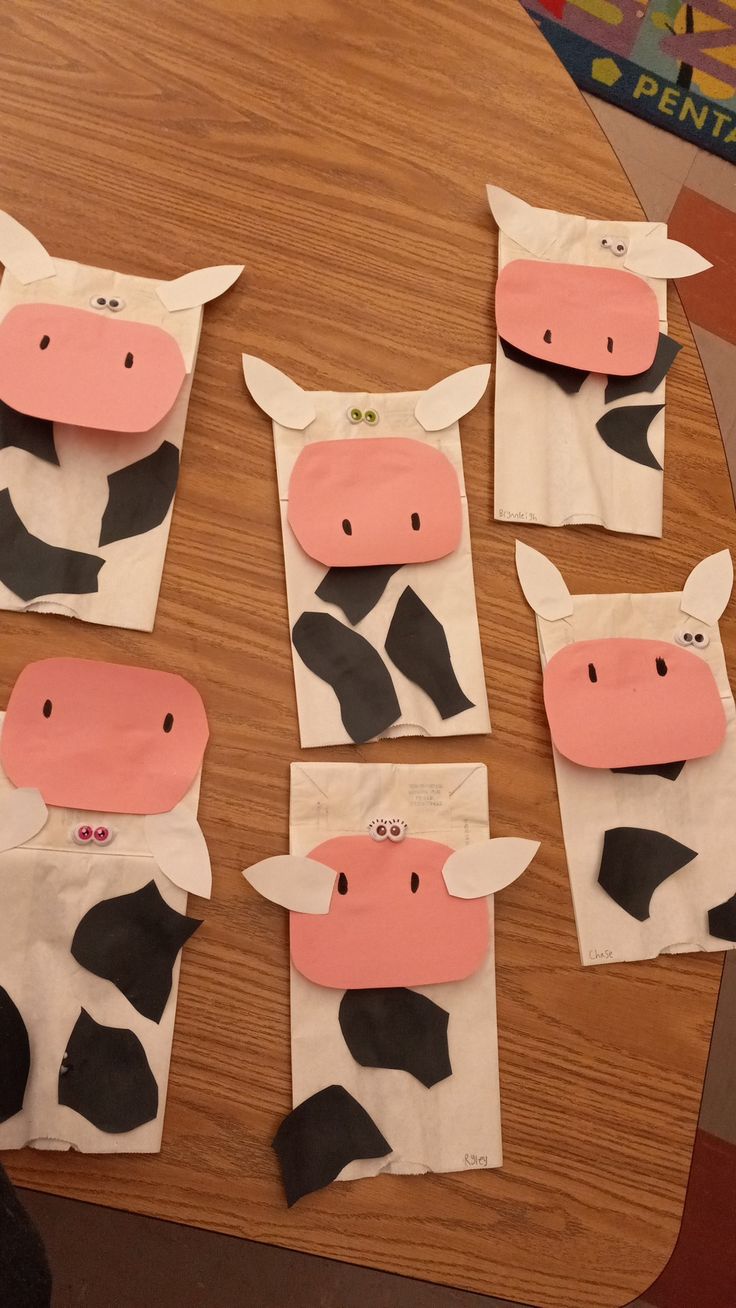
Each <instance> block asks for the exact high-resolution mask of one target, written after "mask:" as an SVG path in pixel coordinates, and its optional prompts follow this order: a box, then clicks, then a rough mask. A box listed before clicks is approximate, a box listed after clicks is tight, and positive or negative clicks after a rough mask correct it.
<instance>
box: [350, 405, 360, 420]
mask: <svg viewBox="0 0 736 1308" xmlns="http://www.w3.org/2000/svg"><path fill="white" fill-rule="evenodd" d="M348 420H349V421H350V422H362V421H363V410H362V409H356V408H352V409H348Z"/></svg>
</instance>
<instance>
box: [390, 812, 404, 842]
mask: <svg viewBox="0 0 736 1308" xmlns="http://www.w3.org/2000/svg"><path fill="white" fill-rule="evenodd" d="M405 836H406V823H405V822H404V821H403V819H402V818H389V823H388V838H389V840H392V841H393V843H394V844H395V845H398V843H399V841H400V840H403V839H404V838H405Z"/></svg>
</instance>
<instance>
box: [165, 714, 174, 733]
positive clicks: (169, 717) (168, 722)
mask: <svg viewBox="0 0 736 1308" xmlns="http://www.w3.org/2000/svg"><path fill="white" fill-rule="evenodd" d="M173 725H174V715H173V713H167V714H166V717H165V718H164V731H165V732H166V734H167V736H168V734H169V732H170V731H171V728H172V727H173Z"/></svg>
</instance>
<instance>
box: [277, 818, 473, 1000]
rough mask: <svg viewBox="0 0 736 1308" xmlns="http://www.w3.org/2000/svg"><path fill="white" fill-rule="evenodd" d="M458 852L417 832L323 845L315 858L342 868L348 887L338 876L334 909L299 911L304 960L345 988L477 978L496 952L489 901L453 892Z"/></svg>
mask: <svg viewBox="0 0 736 1308" xmlns="http://www.w3.org/2000/svg"><path fill="white" fill-rule="evenodd" d="M452 852H453V851H452V849H450V848H449V847H448V846H447V845H440V844H437V843H436V841H434V840H422V839H419V838H418V837H413V836H409V837H407V839H406V840H404V841H402V842H400V843H397V844H393V843H392V842H391V841H385V842H380V843H379V842H377V841H375V840H372V839H371V837H370V836H338V837H336V838H335V839H333V840H327V841H325V842H324V844H321V845H318V846H317V848H316V849H313V850H312V851H311V853H310V855H309V857H310V858H313V859H315V860H316V861H318V862H320V863H323V864H325V865H326V866H327V867H331V868H334V869H335V871H336V872H337V873H338V874H342V875H343V876H344V878H345V879H346V880H347V892H346V893H344V894H341V893H340V886H341V882H342V878H341V876H340V875H338V877H337V878H336V881H335V887H334V889H333V892H332V899H331V901H330V908H329V911H328V912H327V913H324V914H314V913H290V914H289V918H290V924H291V927H290V935H291V957H292V961H293V963H294V966H295V967H296V968H297V970H298V971H299V972H301V973H302V975H303V976H305V977H307V978H308V979H309V980H310V981H315V982H316V983H317V984H318V985H322V986H331V987H333V988H335V989H340V990H364V989H369V988H371V987H373V986H421V985H434V984H436V983H438V982H440V981H461V980H463V978H465V977H467V976H470V975H471V974H472V973H473V972H475V971H476V970H477V969H478V968H479V967H480V965H481V963H482V962H483V959H484V958H485V956H486V953H487V950H488V943H489V925H488V903H487V900H486V898H485V897H484V898H481V899H457V898H455V897H453V896H452V895H450V894H449V892H448V890H447V887H446V886H445V883H444V880H443V878H442V868H443V867H444V865H445V863H446V861H447V859H448V858H449V857H450V855H451V854H452ZM413 873H416V875H417V876H418V878H419V884H418V886H417V889H416V890H415V891H414V892H413V891H412V874H413ZM342 884H343V885H344V882H342ZM414 884H416V883H414Z"/></svg>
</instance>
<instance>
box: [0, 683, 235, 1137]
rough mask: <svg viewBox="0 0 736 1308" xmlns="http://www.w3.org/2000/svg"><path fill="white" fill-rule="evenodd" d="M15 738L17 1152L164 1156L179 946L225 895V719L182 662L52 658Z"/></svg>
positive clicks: (10, 963) (7, 872)
mask: <svg viewBox="0 0 736 1308" xmlns="http://www.w3.org/2000/svg"><path fill="white" fill-rule="evenodd" d="M2 716H3V719H4V720H3V722H2V735H0V764H1V765H2V770H1V771H0V819H1V820H0V1033H1V1034H2V1039H1V1040H0V1149H18V1148H21V1147H22V1146H24V1145H32V1146H34V1147H35V1148H38V1149H68V1148H73V1149H78V1150H81V1151H83V1152H85V1153H118V1152H126V1153H127V1152H135V1153H150V1152H155V1151H156V1150H158V1149H159V1148H160V1145H161V1133H162V1129H163V1118H164V1108H165V1103H166V1090H167V1084H168V1075H169V1060H170V1056H171V1041H172V1036H173V1031H174V1016H175V1011H176V993H177V988H178V982H179V962H180V951H181V948H182V946H183V945H184V943H185V942H186V941H187V940H188V939H189V937H190V936H191V935H192V933H193V932H194V931H195V930H196V929H197V927H198V926H199V925H200V922H199V921H198V920H197V919H196V918H190V917H187V916H186V914H185V910H186V902H187V892H188V891H192V892H193V893H194V894H197V895H202V896H205V897H209V894H210V882H211V876H210V864H209V857H208V854H207V847H206V845H205V842H204V837H203V835H202V832H201V831H200V828H199V826H198V824H197V799H198V794H199V778H200V771H201V765H202V757H203V754H204V750H205V745H206V743H207V736H208V727H207V718H206V716H205V711H204V706H203V704H202V701H201V699H200V697H199V695H198V693H197V691H196V690H195V689H194V687H193V686H191V685H190V684H189V682H187V681H185V680H184V679H183V678H182V677H178V676H174V675H173V674H171V673H167V672H155V671H151V670H149V669H146V668H133V667H121V666H117V665H115V664H110V663H93V662H87V661H86V660H82V659H44V660H43V661H42V662H39V663H31V664H29V665H28V666H27V667H26V668H25V670H24V671H23V672H22V673H21V675H20V676H19V678H18V680H17V682H16V684H15V687H14V689H13V691H12V694H11V696H10V701H9V703H8V708H7V712H6V713H5V714H4V715H2Z"/></svg>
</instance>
